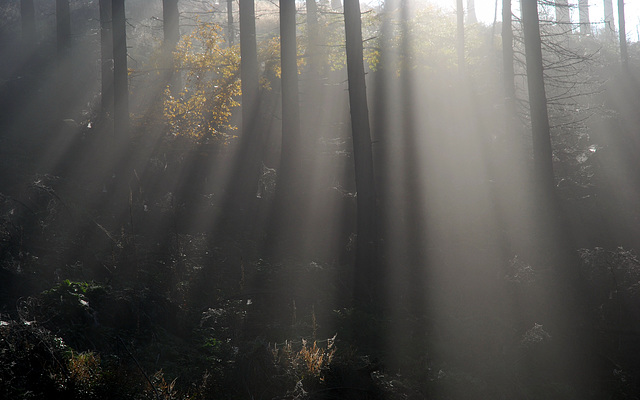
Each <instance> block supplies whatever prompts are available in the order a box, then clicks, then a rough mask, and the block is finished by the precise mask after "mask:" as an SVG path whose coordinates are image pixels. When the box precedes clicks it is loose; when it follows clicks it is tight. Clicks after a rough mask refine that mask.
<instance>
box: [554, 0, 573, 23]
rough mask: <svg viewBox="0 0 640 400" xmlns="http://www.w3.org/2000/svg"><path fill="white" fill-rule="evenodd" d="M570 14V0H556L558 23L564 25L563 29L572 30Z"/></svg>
mask: <svg viewBox="0 0 640 400" xmlns="http://www.w3.org/2000/svg"><path fill="white" fill-rule="evenodd" d="M570 15H571V13H570V11H569V0H556V23H558V24H560V25H562V28H563V30H567V31H568V30H571V16H570Z"/></svg>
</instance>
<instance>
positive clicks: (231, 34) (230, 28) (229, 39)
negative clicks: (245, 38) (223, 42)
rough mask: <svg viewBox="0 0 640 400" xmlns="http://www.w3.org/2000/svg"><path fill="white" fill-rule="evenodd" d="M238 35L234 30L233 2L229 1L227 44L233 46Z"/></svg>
mask: <svg viewBox="0 0 640 400" xmlns="http://www.w3.org/2000/svg"><path fill="white" fill-rule="evenodd" d="M235 36H236V33H235V31H234V29H233V0H227V43H228V44H229V46H233V42H234V39H235Z"/></svg>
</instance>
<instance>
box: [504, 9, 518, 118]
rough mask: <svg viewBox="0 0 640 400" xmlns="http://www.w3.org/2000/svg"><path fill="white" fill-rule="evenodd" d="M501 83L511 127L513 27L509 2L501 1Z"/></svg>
mask: <svg viewBox="0 0 640 400" xmlns="http://www.w3.org/2000/svg"><path fill="white" fill-rule="evenodd" d="M502 82H503V84H504V97H505V104H506V113H507V119H508V121H509V123H508V124H507V127H508V128H510V127H511V125H512V124H511V122H510V121H512V120H513V118H514V117H515V113H516V106H515V101H516V86H515V70H514V68H513V27H512V26H511V0H503V1H502Z"/></svg>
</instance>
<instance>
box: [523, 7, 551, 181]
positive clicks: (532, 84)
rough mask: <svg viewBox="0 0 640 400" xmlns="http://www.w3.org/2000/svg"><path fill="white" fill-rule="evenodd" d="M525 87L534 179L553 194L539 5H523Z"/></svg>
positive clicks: (549, 130) (549, 131)
mask: <svg viewBox="0 0 640 400" xmlns="http://www.w3.org/2000/svg"><path fill="white" fill-rule="evenodd" d="M522 24H523V26H524V27H523V29H524V45H525V58H526V63H527V85H528V88H529V107H530V109H531V129H532V135H533V159H534V174H535V179H536V181H537V182H538V184H539V185H540V188H542V189H543V190H544V191H548V190H550V191H553V188H554V178H553V158H552V153H551V128H550V126H549V115H548V110H547V96H546V92H545V87H544V77H543V67H542V44H541V40H540V25H539V20H538V2H537V1H536V0H523V1H522Z"/></svg>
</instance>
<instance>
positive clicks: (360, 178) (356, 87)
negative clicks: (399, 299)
mask: <svg viewBox="0 0 640 400" xmlns="http://www.w3.org/2000/svg"><path fill="white" fill-rule="evenodd" d="M344 20H345V37H346V48H347V76H348V80H349V106H350V111H351V133H352V137H353V158H354V161H355V178H356V190H357V193H358V196H357V203H356V204H357V216H356V218H357V235H358V239H357V240H358V241H357V245H356V262H355V274H354V279H355V281H354V299H355V301H356V302H358V303H362V304H369V303H370V302H371V301H373V302H374V304H375V298H376V297H377V296H379V295H380V293H379V291H378V290H377V286H378V283H377V282H376V281H375V278H376V277H377V276H378V274H377V271H376V269H377V265H378V260H377V243H376V242H377V237H378V233H377V226H376V222H377V221H376V190H375V183H374V174H373V154H372V149H371V130H370V127H369V110H368V107H367V89H366V85H365V74H364V63H363V49H362V28H361V20H360V3H359V1H358V0H345V2H344Z"/></svg>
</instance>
